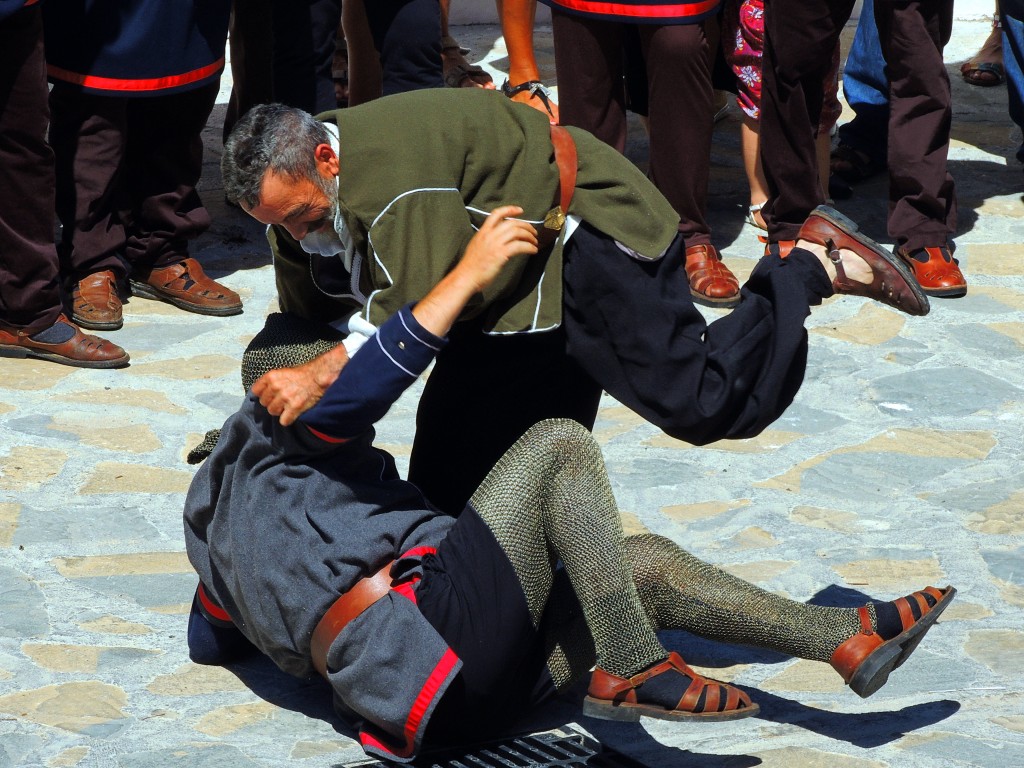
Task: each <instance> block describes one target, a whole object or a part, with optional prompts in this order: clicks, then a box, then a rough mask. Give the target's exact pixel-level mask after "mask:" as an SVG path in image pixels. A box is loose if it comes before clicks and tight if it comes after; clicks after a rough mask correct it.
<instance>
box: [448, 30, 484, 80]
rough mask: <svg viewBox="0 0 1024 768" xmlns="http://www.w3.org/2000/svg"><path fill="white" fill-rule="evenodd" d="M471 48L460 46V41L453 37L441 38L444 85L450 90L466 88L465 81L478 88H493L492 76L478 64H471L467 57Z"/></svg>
mask: <svg viewBox="0 0 1024 768" xmlns="http://www.w3.org/2000/svg"><path fill="white" fill-rule="evenodd" d="M469 51H470V49H469V48H464V47H462V46H461V45H459V41H458V40H456V39H455V38H454V37H452V36H451V35H445V36H444V37H442V38H441V58H442V68H443V71H444V84H445V85H446V86H448V87H449V88H466V87H469V86H466V85H464V83H465V80H466V79H467V78H469V80H470V81H471V82H472V83H473V87H476V88H488V87H491V88H493V87H494V86H493V85H492V83H493V82H494V81H493V79H492V78H491V76H490V74H488V72H487V71H486V70H485V69H484V68H483V67H481V66H479V65H478V64H470V63H469V62H468V61H466V59H465V56H466V54H467V53H469Z"/></svg>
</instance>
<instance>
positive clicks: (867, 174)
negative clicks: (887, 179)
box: [829, 144, 885, 184]
mask: <svg viewBox="0 0 1024 768" xmlns="http://www.w3.org/2000/svg"><path fill="white" fill-rule="evenodd" d="M883 170H885V164H884V163H882V162H879V161H877V160H875V159H873V158H872V157H870V156H869V155H867V154H866V153H864V152H861V151H860V150H859V149H854V148H853V147H851V146H850V145H849V144H839V145H838V146H837V147H836V148H835V149H833V150H832V154H831V155H830V156H829V173H830V174H834V175H836V176H838V177H839V178H841V179H843V181H847V182H849V183H850V184H856V183H857V182H859V181H864V180H866V179H870V178H871V177H872V176H877V175H878V174H879V173H881V172H882V171H883Z"/></svg>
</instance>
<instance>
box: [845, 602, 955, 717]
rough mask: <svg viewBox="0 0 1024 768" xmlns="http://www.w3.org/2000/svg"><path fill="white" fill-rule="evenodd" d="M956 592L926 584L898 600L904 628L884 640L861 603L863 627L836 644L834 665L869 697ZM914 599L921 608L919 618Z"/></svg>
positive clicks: (904, 656)
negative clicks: (930, 599)
mask: <svg viewBox="0 0 1024 768" xmlns="http://www.w3.org/2000/svg"><path fill="white" fill-rule="evenodd" d="M926 594H927V595H928V596H930V597H931V598H932V599H933V600H934V601H935V602H934V605H931V604H929V603H928V600H927V599H926V598H925V595H926ZM955 594H956V589H955V588H953V587H946V588H945V589H943V590H939V589H936V588H935V587H925V588H924V589H922V590H920V591H918V592H914V593H913V594H912V595H908V596H907V597H901V598H899V599H898V600H895V601H894V602H895V604H896V609H897V610H898V611H899V614H900V621H901V622H902V624H903V631H902V632H900V634H898V635H896V637H894V638H892V639H890V640H883V639H882V636H881V635H879V634H878V632H876V631H875V629H874V627H873V626H872V624H871V616H870V614H869V613H868V609H867V606H861V607H860V608H859V609H858V613H859V615H860V625H861V631H860V632H858V633H857V634H856V635H854V636H853V637H851V638H850V639H849V640H847V641H846V642H844V643H843V644H842V645H840V646H839V647H838V648H836V650H835V653H833V654H832V660H831V663H832V667H833V669H835V670H836V672H838V673H839V674H840V675H842V676H843V680H845V681H846V683H847V684H848V685H849V686H850V688H852V689H853V691H854V693H856V694H857V695H858V696H861V697H863V698H865V699H866V698H867V697H868V696H870V695H871V694H873V693H874V692H875V691H877V690H878V689H879V688H881V687H882V686H883V685H885V683H886V681H887V680H888V679H889V675H890V674H891V673H892V671H893V670H894V669H896V668H897V667H898V666H900V665H901V664H903V662H905V661H906V660H907V658H908V657H909V656H910V654H911V653H913V652H914V649H915V648H917V646H918V643H920V642H921V640H922V639H923V638H924V636H925V633H926V632H928V630H929V629H931V627H932V625H933V624H934V623H935V622H936V621H937V620H938V618H939V616H940V615H941V614H942V612H943V611H944V610H946V607H947V606H948V605H949V603H950V601H952V599H953V595H955ZM912 602H913V604H914V605H916V606H917V608H918V618H916V619H915V618H914V610H913V607H912Z"/></svg>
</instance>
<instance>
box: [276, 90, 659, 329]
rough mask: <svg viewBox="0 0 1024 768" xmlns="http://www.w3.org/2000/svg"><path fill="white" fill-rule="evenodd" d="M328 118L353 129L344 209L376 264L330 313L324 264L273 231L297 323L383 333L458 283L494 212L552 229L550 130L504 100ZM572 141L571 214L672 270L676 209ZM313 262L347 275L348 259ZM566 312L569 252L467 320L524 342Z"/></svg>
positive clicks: (380, 108)
mask: <svg viewBox="0 0 1024 768" xmlns="http://www.w3.org/2000/svg"><path fill="white" fill-rule="evenodd" d="M320 118H321V119H322V120H324V121H325V122H327V121H330V122H334V123H336V124H337V126H338V129H339V134H340V142H341V152H340V157H339V160H340V167H341V170H340V174H339V179H338V180H339V183H338V202H339V204H340V206H341V212H342V216H343V217H344V219H345V222H346V225H347V226H348V229H349V232H350V233H351V234H352V237H353V239H354V241H355V247H356V252H357V253H358V254H361V255H362V257H363V258H361V259H358V258H357V260H356V263H355V264H354V265H353V270H352V277H351V284H350V285H349V286H347V290H346V289H343V290H342V291H340V292H339V293H340V294H342V295H341V296H340V298H338V299H336V300H330V299H328V298H327V297H326V296H324V295H323V293H322V292H321V291H318V290H317V288H316V286H315V285H314V284H313V282H314V281H313V279H312V278H313V277H314V276H315V275H316V273H317V269H316V268H314V269H312V270H311V268H310V257H309V256H308V255H307V254H305V253H304V252H303V251H302V250H301V248H299V246H298V243H297V242H296V241H295V240H293V239H292V238H291V237H290V236H289V235H288V234H287V233H286V232H285V231H284V230H283V229H281V228H278V227H272V228H271V233H270V239H271V244H272V246H273V249H274V255H275V264H276V269H277V275H278V290H279V294H280V300H281V308H282V309H283V310H285V311H292V312H296V313H298V314H302V315H307V316H317V317H318V318H319V319H321V320H323V319H325V317H326V319H331V316H339V315H341V314H342V313H344V310H345V308H346V307H347V308H348V312H351V309H352V307H353V306H354V305H355V306H359V305H361V306H362V310H361V311H362V314H363V316H364V317H365V318H366V319H367V320H369V321H370V322H371V323H373V324H374V325H378V326H379V325H380V324H381V323H382V322H383V321H384V320H385V319H386V318H387V317H389V316H390V315H392V314H394V313H395V312H396V311H398V309H400V308H401V307H402V306H404V305H406V304H408V303H410V302H415V301H418V300H419V299H421V298H422V297H423V296H424V295H426V293H427V292H428V291H429V290H430V289H431V288H432V287H433V286H434V285H435V284H436V283H437V282H438V281H439V280H440V279H441V278H442V277H443V276H444V275H445V274H446V273H447V272H448V271H450V270H451V269H452V267H453V266H454V265H455V264H456V263H457V262H458V260H459V258H461V256H462V253H463V251H464V250H465V248H466V245H467V244H468V243H469V240H470V238H471V237H472V236H473V234H474V232H475V231H476V230H477V228H479V226H480V225H481V224H482V223H483V221H484V219H485V218H486V217H487V214H488V213H489V212H490V211H492V210H493V209H494V208H497V207H498V206H501V205H518V206H520V207H522V208H523V210H524V213H523V214H522V218H523V219H526V220H528V221H531V222H534V223H535V224H536V225H537V226H540V225H541V222H543V220H544V216H545V214H546V213H547V211H548V210H549V209H550V208H551V207H552V206H553V205H554V204H555V202H556V201H555V197H556V193H557V190H558V168H557V166H556V165H555V162H554V155H553V153H552V147H551V139H550V129H549V126H548V121H547V119H546V118H545V117H544V115H542V114H541V113H540V112H538V111H537V110H535V109H532V108H531V107H528V106H524V105H522V104H517V103H514V102H512V101H510V100H509V99H507V98H505V97H504V96H503V95H501V94H500V93H496V92H494V91H487V90H483V89H476V88H455V89H436V90H433V89H432V90H424V91H417V92H413V93H405V94H401V95H396V96H389V97H386V98H383V99H378V100H377V101H373V102H371V103H369V104H366V105H363V106H360V107H354V108H349V109H342V110H338V111H336V112H328V113H325V114H323V115H321V116H320ZM570 131H571V133H572V136H573V139H574V140H575V142H576V146H577V154H578V163H579V168H578V172H577V173H578V175H577V180H576V190H575V193H574V195H573V198H572V203H571V204H570V207H569V213H570V214H573V215H576V216H578V217H580V218H581V219H582V220H583V221H585V222H587V223H589V224H590V225H591V226H593V227H595V228H596V229H598V230H600V231H601V232H603V233H604V234H606V235H608V236H609V237H611V238H613V239H615V240H617V241H618V242H620V243H622V244H623V245H625V246H627V247H628V248H630V249H631V250H633V251H636V252H637V253H639V254H642V255H644V256H646V257H648V258H651V259H656V258H659V257H660V255H661V254H662V253H663V252H664V250H665V249H666V248H667V247H668V245H669V243H671V241H672V239H673V238H674V237H675V235H676V231H677V226H678V223H679V217H678V216H677V215H676V213H675V211H674V210H673V209H672V207H671V205H669V203H668V201H667V200H666V199H665V198H664V197H663V196H662V195H661V193H660V192H658V190H657V189H655V187H654V185H653V184H652V183H651V182H650V181H648V179H647V178H646V177H645V176H644V175H643V173H641V172H640V171H639V170H638V169H637V168H636V166H635V165H633V164H632V163H631V162H630V161H629V160H627V159H626V158H624V157H623V156H622V155H620V154H619V153H618V152H616V151H615V150H614V149H612V148H611V147H608V146H607V145H605V144H603V143H602V142H600V141H598V140H597V139H595V138H594V137H593V136H591V135H590V134H588V133H586V132H585V131H582V130H579V129H575V128H571V129H570ZM623 258H628V257H627V256H626V255H625V254H623ZM313 261H314V263H315V264H319V265H325V264H332V265H337V266H335V268H334V269H335V271H339V270H341V269H342V267H341V261H340V259H329V260H323V259H322V258H320V257H317V258H315V259H314V260H313ZM344 279H345V280H348V279H349V278H348V275H345V276H344ZM318 282H319V284H320V285H321V286H323V285H325V284H326V283H327V280H326V279H320V280H319V281H318ZM336 282H337V281H336ZM318 294H319V295H318ZM561 312H562V242H561V239H559V241H558V242H556V244H555V245H554V247H552V248H549V249H546V250H545V251H542V252H541V253H539V254H537V255H536V256H533V257H531V258H528V259H514V260H513V261H512V262H510V263H509V265H508V266H507V267H506V268H505V269H504V270H503V271H502V274H501V275H500V276H499V277H498V279H497V280H495V282H494V283H493V284H492V285H491V286H489V288H488V289H487V290H486V291H485V292H484V293H483V294H482V295H480V296H478V297H477V298H476V299H475V300H474V301H473V302H471V303H470V305H469V306H468V307H467V309H466V312H465V314H464V315H463V318H467V317H473V316H476V315H480V314H481V313H482V319H483V325H484V329H485V330H486V331H488V332H491V333H518V332H524V331H542V330H548V329H551V328H554V327H556V326H558V325H559V324H560V323H561Z"/></svg>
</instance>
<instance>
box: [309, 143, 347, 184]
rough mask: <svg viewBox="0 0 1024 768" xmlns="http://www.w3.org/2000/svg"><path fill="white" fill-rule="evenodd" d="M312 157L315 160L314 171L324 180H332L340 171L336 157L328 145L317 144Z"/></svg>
mask: <svg viewBox="0 0 1024 768" xmlns="http://www.w3.org/2000/svg"><path fill="white" fill-rule="evenodd" d="M313 156H314V157H315V158H316V169H317V170H318V171H319V172H320V175H321V176H323V177H324V178H325V179H333V178H334V177H335V176H337V175H338V172H339V170H340V165H339V164H338V156H337V155H336V154H335V153H334V150H333V149H331V145H330V144H317V145H316V149H314V150H313Z"/></svg>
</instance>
